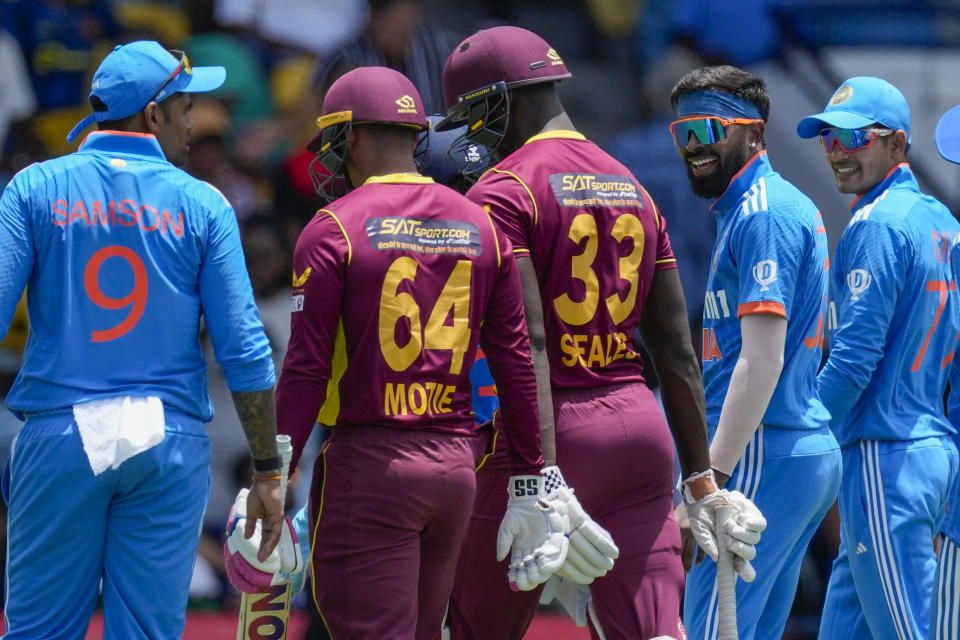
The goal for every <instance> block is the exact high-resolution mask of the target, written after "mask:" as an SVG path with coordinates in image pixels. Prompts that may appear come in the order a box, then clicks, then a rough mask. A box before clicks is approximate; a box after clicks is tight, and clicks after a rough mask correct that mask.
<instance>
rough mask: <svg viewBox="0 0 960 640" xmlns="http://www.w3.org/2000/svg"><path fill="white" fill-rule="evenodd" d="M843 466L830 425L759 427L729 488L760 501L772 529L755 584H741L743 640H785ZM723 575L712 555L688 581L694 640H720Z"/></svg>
mask: <svg viewBox="0 0 960 640" xmlns="http://www.w3.org/2000/svg"><path fill="white" fill-rule="evenodd" d="M711 437H712V433H711ZM840 464H841V462H840V448H839V446H838V445H837V441H836V439H835V438H834V437H833V434H832V433H831V432H830V430H829V429H828V428H826V427H824V428H822V429H819V430H799V429H779V428H777V427H772V426H769V425H760V427H759V428H758V429H757V432H756V433H755V434H754V436H753V439H752V440H751V441H750V443H749V444H747V448H746V450H745V451H744V454H743V457H741V458H740V462H738V463H737V466H736V468H735V469H734V471H733V475H732V476H731V477H730V480H729V482H727V488H728V489H731V490H737V491H740V492H742V493H743V494H744V495H746V496H747V497H748V498H750V499H751V500H753V503H754V504H755V505H757V508H759V509H760V511H761V512H762V513H763V515H764V517H766V519H767V528H766V530H765V531H764V532H763V538H762V539H761V540H760V542H759V543H758V544H757V557H756V558H755V559H754V560H753V561H752V564H753V566H754V568H755V569H756V570H757V578H756V580H754V581H753V582H744V581H742V580H739V579H738V580H737V627H738V630H739V635H740V638H741V640H751V639H761V638H763V639H770V640H779V638H780V636H781V635H782V634H783V628H784V626H785V625H786V622H787V616H789V615H790V607H791V606H792V605H793V598H794V595H795V594H796V591H797V580H798V579H799V575H800V564H801V562H802V561H803V555H804V553H805V552H806V549H807V545H808V544H809V542H810V538H812V537H813V534H814V533H815V532H816V530H817V527H818V526H819V525H820V521H821V520H823V517H824V515H826V513H827V510H828V509H829V508H830V507H831V506H832V505H833V503H834V501H835V500H836V497H837V491H838V490H839V488H840ZM716 575H717V565H716V563H714V562H713V561H712V560H711V559H710V558H709V557H707V558H706V559H705V560H704V561H703V562H702V563H700V564H699V565H695V566H694V567H693V568H692V569H691V570H690V574H689V575H688V576H687V586H686V594H685V596H684V604H683V607H684V610H683V623H684V625H685V626H686V627H687V637H688V638H689V639H690V640H716V638H717V626H718V619H717V590H716V582H717V580H716ZM851 637H855V636H851ZM846 640H850V638H847V639H846Z"/></svg>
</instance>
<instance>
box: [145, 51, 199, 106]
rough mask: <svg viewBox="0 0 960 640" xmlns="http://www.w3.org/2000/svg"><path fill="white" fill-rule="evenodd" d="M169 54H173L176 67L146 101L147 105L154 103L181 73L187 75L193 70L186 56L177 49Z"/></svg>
mask: <svg viewBox="0 0 960 640" xmlns="http://www.w3.org/2000/svg"><path fill="white" fill-rule="evenodd" d="M170 53H171V54H173V57H175V58H176V59H177V63H178V64H177V67H176V68H175V69H174V70H173V73H171V74H170V77H169V78H167V79H166V80H164V81H163V84H162V85H160V88H159V89H157V92H156V93H154V94H153V95H152V96H150V99H149V100H147V104H150V103H151V102H153V101H155V100H156V99H157V98H158V97H160V94H161V93H163V90H164V89H166V88H167V85H168V84H170V83H171V82H173V79H174V78H176V77H177V76H178V75H180V72H181V71H185V72H186V73H187V74H191V73H193V69H192V68H191V67H190V59H189V58H187V54H186V53H184V52H183V51H180V50H179V49H170Z"/></svg>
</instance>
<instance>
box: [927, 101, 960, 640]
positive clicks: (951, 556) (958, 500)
mask: <svg viewBox="0 0 960 640" xmlns="http://www.w3.org/2000/svg"><path fill="white" fill-rule="evenodd" d="M935 139H936V143H937V150H938V151H939V152H940V155H941V156H942V157H943V158H944V159H945V160H947V161H949V162H952V163H954V164H960V107H954V108H952V109H950V110H949V111H947V112H946V113H945V114H943V117H941V118H940V121H939V122H938V123H937V129H936V134H935ZM956 267H957V265H956V263H955V264H954V269H956ZM956 356H957V352H956V351H954V358H953V364H952V365H951V367H950V393H949V395H948V396H947V417H948V418H949V419H950V424H951V425H952V426H953V428H954V433H953V444H954V446H957V447H960V360H958V359H957V357H956ZM958 475H960V474H955V475H954V476H953V482H952V484H951V489H950V495H949V498H948V500H947V514H946V517H944V519H943V524H941V525H940V536H939V542H940V549H939V551H938V553H937V576H936V580H935V582H934V585H933V602H932V603H931V606H930V629H929V631H928V634H927V637H928V638H930V640H951V639H954V638H960V565H958V560H960V478H958Z"/></svg>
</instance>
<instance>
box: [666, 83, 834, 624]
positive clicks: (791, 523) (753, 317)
mask: <svg viewBox="0 0 960 640" xmlns="http://www.w3.org/2000/svg"><path fill="white" fill-rule="evenodd" d="M670 101H671V104H672V105H673V107H674V109H675V110H676V114H677V120H675V121H674V122H673V123H672V124H671V125H670V130H671V132H672V133H673V137H674V141H675V142H676V144H677V148H678V150H679V152H680V157H681V159H682V160H683V162H684V165H685V166H686V169H687V174H688V176H689V178H690V184H691V186H692V188H693V192H694V193H696V194H697V195H699V196H701V197H703V198H709V199H712V200H713V202H712V203H711V204H710V210H711V211H712V212H713V214H714V215H716V216H717V240H716V243H715V245H714V250H713V259H712V260H711V267H710V273H709V275H708V281H707V293H706V299H705V302H704V313H703V385H704V390H705V392H706V402H707V425H708V430H709V434H710V439H711V445H710V460H711V464H712V465H713V469H714V474H715V476H716V479H717V484H718V485H719V486H725V485H726V486H727V487H729V488H731V489H736V490H738V491H742V492H743V493H744V494H745V495H746V496H747V497H748V498H750V499H751V500H753V501H754V503H756V505H757V507H759V508H760V509H761V510H762V511H763V513H764V515H765V516H766V518H767V522H768V528H767V532H766V533H765V534H764V537H763V540H762V541H761V542H760V543H759V544H758V545H757V559H756V560H755V561H754V563H755V567H756V572H757V576H756V580H754V581H753V582H752V583H750V584H746V583H739V584H738V585H737V623H738V626H739V630H740V637H741V638H744V639H751V638H779V637H780V636H781V633H782V631H783V627H784V624H785V623H786V620H787V616H788V614H789V613H790V607H791V604H792V603H793V597H794V593H795V591H796V587H797V579H798V576H799V572H800V563H801V561H802V559H803V554H804V551H805V550H806V548H807V543H808V542H809V540H810V538H811V537H812V536H813V534H814V532H815V531H816V529H817V526H818V525H819V523H820V521H821V520H822V519H823V516H824V514H825V513H826V512H827V509H829V508H830V506H831V505H832V504H833V501H834V500H835V498H836V496H837V491H838V489H839V486H840V452H839V448H838V446H837V442H836V440H835V439H834V437H833V435H832V434H831V432H830V429H829V424H828V423H829V419H830V415H829V414H828V413H827V411H826V409H825V408H824V405H823V403H822V402H821V401H820V398H819V396H818V393H817V386H816V374H817V368H818V366H819V364H820V357H821V347H822V343H823V341H822V331H823V322H824V317H825V311H826V302H827V277H826V271H825V269H826V265H827V238H826V232H825V229H824V227H823V223H822V220H821V218H820V214H819V212H818V211H817V208H816V206H815V205H814V204H813V203H812V202H811V201H810V200H809V198H807V197H806V196H804V195H803V194H802V193H801V192H800V191H799V190H797V189H796V187H794V186H793V185H792V184H790V183H789V182H787V181H786V180H784V179H783V178H782V177H781V176H780V175H779V174H777V173H776V172H775V171H774V170H773V168H772V167H771V166H770V161H769V159H768V158H767V152H766V150H765V146H766V145H765V141H764V125H765V123H766V120H767V116H768V115H769V111H770V99H769V97H768V95H767V91H766V86H765V85H764V83H763V80H761V79H760V78H758V77H756V76H754V75H752V74H750V73H747V72H745V71H743V70H741V69H737V68H735V67H731V66H717V67H704V68H700V69H695V70H693V71H691V72H689V73H687V74H686V75H685V76H683V77H682V78H681V79H680V81H679V82H678V83H677V85H676V86H675V87H674V88H673V91H672V93H671V96H670ZM798 481H802V482H803V483H804V490H803V491H802V492H800V493H796V492H793V491H790V490H789V488H788V487H787V485H788V484H793V483H796V482H798ZM788 492H789V495H790V496H791V500H790V501H789V503H787V502H786V501H785V500H784V498H785V497H786V496H787V495H788ZM683 510H684V506H683V505H681V506H680V507H679V509H678V520H680V521H681V524H682V521H683V520H684V519H685V516H684V514H683V513H682V511H683ZM684 533H685V534H686V533H687V532H684ZM692 542H693V541H692V539H691V537H690V535H689V534H687V535H685V536H684V543H685V544H684V552H685V554H692V552H693V545H692ZM715 583H716V564H715V563H714V562H712V561H709V560H707V561H705V562H704V563H702V564H698V565H696V566H694V567H693V568H692V570H691V571H690V575H689V576H688V578H687V585H686V596H685V602H686V603H687V606H686V610H685V611H684V623H685V624H686V626H687V631H688V634H689V637H691V638H715V637H716V636H715V634H716V632H717V626H716V625H717V597H716V593H717V592H716V588H715Z"/></svg>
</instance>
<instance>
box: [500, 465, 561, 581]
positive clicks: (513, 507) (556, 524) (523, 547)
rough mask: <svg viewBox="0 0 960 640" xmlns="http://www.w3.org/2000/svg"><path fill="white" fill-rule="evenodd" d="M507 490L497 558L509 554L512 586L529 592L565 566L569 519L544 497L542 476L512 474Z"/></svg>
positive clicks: (508, 577) (509, 572)
mask: <svg viewBox="0 0 960 640" xmlns="http://www.w3.org/2000/svg"><path fill="white" fill-rule="evenodd" d="M507 492H508V493H509V495H510V499H509V500H508V501H507V512H506V513H505V514H504V516H503V522H501V523H500V531H499V532H497V560H503V559H504V558H506V557H507V553H510V567H509V569H508V570H507V579H508V580H509V581H510V588H511V589H513V590H514V591H518V590H519V591H530V590H532V589H535V588H536V587H537V585H540V584H543V583H544V582H546V581H547V579H548V578H549V577H550V576H551V575H553V574H554V573H555V572H556V571H557V569H559V568H560V567H561V566H563V562H564V560H566V558H567V550H568V549H569V542H568V540H567V535H566V534H567V533H569V531H570V520H569V518H568V517H567V514H566V513H565V512H564V511H562V510H561V509H560V508H558V506H557V505H555V504H552V503H548V502H547V501H546V500H543V499H542V498H543V497H544V493H543V477H542V476H539V475H536V476H534V475H524V476H511V477H510V482H509V484H508V485H507Z"/></svg>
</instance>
